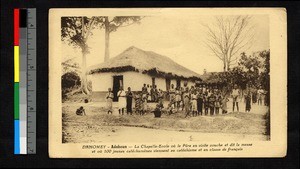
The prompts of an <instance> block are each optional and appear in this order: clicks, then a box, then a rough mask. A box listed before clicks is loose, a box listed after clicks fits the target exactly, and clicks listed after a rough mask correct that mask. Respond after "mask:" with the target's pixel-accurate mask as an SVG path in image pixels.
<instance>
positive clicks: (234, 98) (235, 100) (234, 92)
mask: <svg viewBox="0 0 300 169" xmlns="http://www.w3.org/2000/svg"><path fill="white" fill-rule="evenodd" d="M231 96H232V103H233V107H232V112H234V108H235V105H236V109H237V112H238V113H239V101H238V98H239V96H240V90H239V89H238V86H237V85H236V84H235V85H234V88H233V90H232V93H231Z"/></svg>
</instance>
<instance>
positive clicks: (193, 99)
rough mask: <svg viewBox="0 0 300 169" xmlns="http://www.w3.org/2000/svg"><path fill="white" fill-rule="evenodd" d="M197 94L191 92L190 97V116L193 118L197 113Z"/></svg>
mask: <svg viewBox="0 0 300 169" xmlns="http://www.w3.org/2000/svg"><path fill="white" fill-rule="evenodd" d="M197 97H198V96H197V92H196V90H194V91H192V95H191V102H192V114H193V116H196V115H197V114H198V113H197V111H198V108H197Z"/></svg>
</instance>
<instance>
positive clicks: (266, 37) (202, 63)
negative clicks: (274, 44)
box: [53, 9, 284, 145]
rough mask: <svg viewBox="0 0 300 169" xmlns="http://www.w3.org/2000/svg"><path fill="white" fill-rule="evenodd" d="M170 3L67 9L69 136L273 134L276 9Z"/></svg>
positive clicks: (125, 139) (80, 139) (63, 44)
mask: <svg viewBox="0 0 300 169" xmlns="http://www.w3.org/2000/svg"><path fill="white" fill-rule="evenodd" d="M99 10H100V9H99ZM149 10H150V11H151V9H149ZM94 11H97V9H95V10H94ZM128 11H130V9H129V10H128ZM171 11H172V10H171ZM173 11H174V13H172V14H170V15H168V14H164V15H160V14H157V13H159V12H160V11H159V10H158V12H157V11H156V10H152V11H151V12H150V14H149V13H145V14H144V15H143V14H141V13H138V14H136V13H134V12H133V13H131V12H128V14H127V13H126V14H124V13H123V15H122V13H118V12H115V15H112V14H111V13H110V14H109V15H96V13H89V14H88V15H73V14H72V15H69V14H68V13H67V11H66V13H65V14H66V15H62V16H60V21H59V22H57V21H56V22H57V23H56V25H59V26H60V31H56V34H57V36H58V34H60V39H59V40H60V41H56V43H60V44H59V46H60V48H55V49H53V50H55V51H59V54H60V58H61V59H59V63H60V64H61V65H60V67H57V68H60V70H55V71H56V72H60V74H59V77H60V79H61V81H60V82H59V83H60V87H61V90H60V91H61V92H60V93H57V95H60V100H59V101H60V102H61V103H60V105H61V114H60V116H61V143H62V144H65V145H67V144H77V143H80V144H98V143H109V144H117V143H124V144H126V143H150V144H151V143H161V142H163V143H172V142H186V143H198V142H207V143H209V142H216V141H228V142H240V141H242V142H249V141H263V142H269V141H271V138H272V135H271V132H270V130H271V125H272V124H271V116H272V113H274V112H273V111H272V110H273V109H272V104H270V103H271V101H272V99H274V98H271V97H270V93H271V90H270V88H271V85H270V65H271V64H270V59H272V53H273V52H272V50H271V48H270V35H271V33H270V18H269V15H268V14H263V13H249V12H245V13H240V12H239V13H234V12H232V13H228V11H227V13H225V14H222V13H213V14H210V13H200V14H199V13H198V14H194V13H193V11H191V12H188V10H184V11H183V12H182V13H181V12H180V10H179V11H176V9H174V10H173ZM200 11H201V10H200ZM196 12H197V11H196ZM153 13H155V14H153ZM57 63H58V61H57ZM56 75H58V74H56ZM57 83H58V82H57ZM56 97H58V96H56ZM278 97H280V96H278ZM56 108H57V109H59V107H56ZM276 113H278V112H276ZM283 115H284V114H283Z"/></svg>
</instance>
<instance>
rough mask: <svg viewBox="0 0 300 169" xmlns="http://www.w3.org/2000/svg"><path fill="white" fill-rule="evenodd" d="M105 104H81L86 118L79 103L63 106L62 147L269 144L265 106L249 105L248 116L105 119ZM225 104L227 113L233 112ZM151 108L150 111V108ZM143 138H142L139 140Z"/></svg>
mask: <svg viewBox="0 0 300 169" xmlns="http://www.w3.org/2000/svg"><path fill="white" fill-rule="evenodd" d="M105 104H106V103H105V102H90V103H86V104H84V105H83V106H84V108H85V111H86V114H87V115H86V116H77V115H76V114H75V111H76V109H77V108H78V107H80V106H81V105H82V103H74V102H65V103H63V106H62V113H63V115H62V117H63V118H62V122H63V140H62V142H63V143H94V142H97V143H99V142H124V143H125V142H128V143H130V142H141V143H147V142H149V143H153V142H162V141H165V142H172V141H211V140H224V141H241V140H245V141H249V140H256V141H264V140H269V135H267V133H266V132H267V129H266V126H267V124H266V113H267V112H268V107H267V106H258V105H252V109H251V112H250V113H245V112H244V111H243V110H244V108H245V105H244V103H243V102H240V113H228V114H222V115H213V116H197V117H188V118H184V117H185V114H184V113H183V112H181V111H180V112H178V113H175V114H171V115H168V114H166V113H165V114H163V115H162V117H161V118H154V115H153V113H151V112H150V111H149V112H148V113H147V114H145V115H144V116H140V115H137V114H133V115H127V114H125V115H119V113H118V112H117V110H116V109H115V111H114V112H113V114H112V115H107V113H106V111H105V109H104V107H105ZM231 104H232V102H231V101H230V102H228V110H232V108H231V106H232V105H231ZM153 106H154V104H150V105H149V107H153ZM141 136H142V137H141Z"/></svg>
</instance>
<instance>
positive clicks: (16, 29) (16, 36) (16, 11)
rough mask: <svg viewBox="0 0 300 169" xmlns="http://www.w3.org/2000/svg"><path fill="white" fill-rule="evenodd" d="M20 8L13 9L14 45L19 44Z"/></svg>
mask: <svg viewBox="0 0 300 169" xmlns="http://www.w3.org/2000/svg"><path fill="white" fill-rule="evenodd" d="M19 13H20V10H19V9H14V46H19V23H20V22H19V20H20V14H19Z"/></svg>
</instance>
